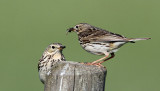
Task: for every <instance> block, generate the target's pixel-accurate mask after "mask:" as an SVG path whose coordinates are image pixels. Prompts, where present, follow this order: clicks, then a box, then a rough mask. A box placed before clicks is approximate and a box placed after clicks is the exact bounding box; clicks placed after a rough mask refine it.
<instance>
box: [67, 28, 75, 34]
mask: <svg viewBox="0 0 160 91" xmlns="http://www.w3.org/2000/svg"><path fill="white" fill-rule="evenodd" d="M72 31H74V28H69V29H67V32H66V35H67V34H68V32H72Z"/></svg>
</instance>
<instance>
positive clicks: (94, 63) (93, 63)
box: [83, 53, 109, 67]
mask: <svg viewBox="0 0 160 91" xmlns="http://www.w3.org/2000/svg"><path fill="white" fill-rule="evenodd" d="M108 56H109V53H107V55H106V56H105V57H102V58H100V59H98V60H96V61H93V62H91V63H83V64H86V65H96V66H102V67H104V66H103V65H101V64H99V63H97V62H99V61H101V60H104V59H106V58H107V57H108Z"/></svg>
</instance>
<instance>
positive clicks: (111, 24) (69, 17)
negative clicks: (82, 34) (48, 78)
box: [0, 0, 160, 91]
mask: <svg viewBox="0 0 160 91" xmlns="http://www.w3.org/2000/svg"><path fill="white" fill-rule="evenodd" d="M159 3H160V1H158V0H152V1H151V0H134V1H133V0H88V1H85V0H76V1H75V0H70V1H61V0H46V1H44V0H1V1H0V11H1V14H0V42H1V45H0V50H1V52H0V55H1V56H0V58H1V63H0V72H1V75H0V91H43V85H42V84H41V82H40V81H39V77H38V72H37V63H38V60H39V58H40V56H41V55H42V52H43V51H44V49H45V48H46V47H47V46H48V45H49V44H50V43H53V42H60V43H62V44H63V45H65V46H67V48H66V49H65V50H64V52H63V53H64V55H65V57H66V59H67V60H72V61H89V62H91V61H93V60H96V59H98V58H100V57H101V56H95V55H92V54H90V53H87V52H86V51H84V50H83V49H82V48H81V47H80V46H79V43H78V40H77V36H76V34H74V33H72V34H69V35H68V36H66V35H65V33H66V29H68V28H69V27H72V26H74V25H75V24H77V23H81V22H86V23H89V24H92V25H94V26H98V27H101V28H104V29H108V30H110V31H112V32H115V33H119V34H122V35H125V36H126V37H134V38H136V37H151V38H152V39H151V40H149V41H140V42H137V43H136V44H127V45H125V46H124V47H122V48H121V49H120V51H119V52H117V53H116V57H115V58H114V59H112V60H110V61H108V62H106V63H104V65H105V66H106V67H107V69H108V74H107V79H106V91H117V90H119V91H151V90H152V91H158V90H160V87H159V84H160V78H159V77H160V72H159V69H160V67H159V64H160V61H159V60H158V56H159V51H158V50H159V46H160V43H159V33H160V31H159V29H160V26H159V22H160V18H159V16H160V12H159V9H160V5H159Z"/></svg>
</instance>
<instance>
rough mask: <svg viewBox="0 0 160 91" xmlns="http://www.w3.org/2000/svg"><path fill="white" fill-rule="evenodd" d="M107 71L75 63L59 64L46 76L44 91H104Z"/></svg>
mask: <svg viewBox="0 0 160 91" xmlns="http://www.w3.org/2000/svg"><path fill="white" fill-rule="evenodd" d="M106 74H107V70H106V68H103V67H98V66H94V65H91V66H88V65H84V64H80V63H77V62H70V61H67V62H59V63H57V64H56V65H54V66H53V68H52V70H51V72H48V74H47V81H46V83H45V88H44V91H105V78H106Z"/></svg>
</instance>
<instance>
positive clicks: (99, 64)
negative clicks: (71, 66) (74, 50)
mask: <svg viewBox="0 0 160 91" xmlns="http://www.w3.org/2000/svg"><path fill="white" fill-rule="evenodd" d="M81 64H85V65H95V66H98V67H104V68H105V66H103V65H102V64H101V63H93V62H92V63H89V62H88V63H81Z"/></svg>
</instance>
